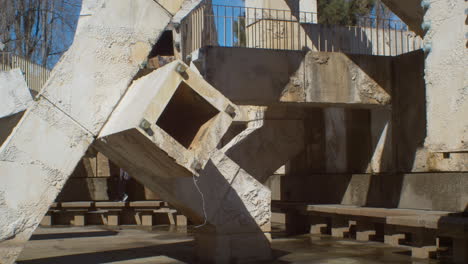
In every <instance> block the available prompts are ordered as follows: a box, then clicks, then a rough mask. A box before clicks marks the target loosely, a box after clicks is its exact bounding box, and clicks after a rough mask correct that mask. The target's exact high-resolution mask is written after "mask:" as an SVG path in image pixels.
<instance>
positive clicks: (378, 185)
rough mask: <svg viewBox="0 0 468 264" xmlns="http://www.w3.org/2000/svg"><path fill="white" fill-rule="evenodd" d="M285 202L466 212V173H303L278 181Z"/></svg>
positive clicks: (467, 188) (467, 196)
mask: <svg viewBox="0 0 468 264" xmlns="http://www.w3.org/2000/svg"><path fill="white" fill-rule="evenodd" d="M281 179H282V181H281V189H282V191H281V196H282V199H284V200H288V201H308V202H310V203H315V204H346V205H356V206H371V207H385V208H407V209H427V210H441V211H454V212H457V211H468V207H467V204H468V174H467V173H413V174H391V175H370V174H307V175H302V176H301V177H295V176H294V175H289V174H288V175H286V176H284V177H282V178H281Z"/></svg>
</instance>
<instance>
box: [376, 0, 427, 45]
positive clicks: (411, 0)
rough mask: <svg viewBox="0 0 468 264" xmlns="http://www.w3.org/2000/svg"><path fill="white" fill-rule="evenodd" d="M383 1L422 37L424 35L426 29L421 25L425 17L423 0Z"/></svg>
mask: <svg viewBox="0 0 468 264" xmlns="http://www.w3.org/2000/svg"><path fill="white" fill-rule="evenodd" d="M382 2H384V4H385V5H386V6H387V7H388V8H390V10H392V12H393V13H395V14H396V15H397V16H398V17H399V18H401V20H403V21H404V22H405V23H406V24H407V25H408V26H409V28H410V29H411V30H412V31H414V32H415V33H416V34H418V35H419V36H421V37H422V36H424V30H423V29H422V27H421V24H422V23H423V17H424V10H423V8H422V7H421V0H406V1H401V0H382Z"/></svg>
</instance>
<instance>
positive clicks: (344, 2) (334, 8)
mask: <svg viewBox="0 0 468 264" xmlns="http://www.w3.org/2000/svg"><path fill="white" fill-rule="evenodd" d="M373 8H374V0H319V1H318V15H319V23H320V24H330V25H346V26H351V25H356V24H357V22H358V20H359V17H360V16H365V15H369V14H370V13H371V11H372V9H373Z"/></svg>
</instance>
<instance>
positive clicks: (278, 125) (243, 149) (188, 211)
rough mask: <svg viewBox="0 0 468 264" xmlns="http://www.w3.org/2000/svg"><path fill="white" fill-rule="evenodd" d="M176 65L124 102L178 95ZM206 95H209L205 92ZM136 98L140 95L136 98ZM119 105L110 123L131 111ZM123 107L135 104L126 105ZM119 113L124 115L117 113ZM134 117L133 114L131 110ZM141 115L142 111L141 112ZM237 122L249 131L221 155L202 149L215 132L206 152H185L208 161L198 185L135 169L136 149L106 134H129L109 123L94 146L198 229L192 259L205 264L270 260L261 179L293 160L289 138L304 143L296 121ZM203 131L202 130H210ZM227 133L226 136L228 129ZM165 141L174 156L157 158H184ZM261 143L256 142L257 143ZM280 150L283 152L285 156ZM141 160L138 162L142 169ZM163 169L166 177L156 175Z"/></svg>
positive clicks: (252, 117)
mask: <svg viewBox="0 0 468 264" xmlns="http://www.w3.org/2000/svg"><path fill="white" fill-rule="evenodd" d="M178 63H179V62H175V63H173V64H172V65H166V66H165V67H163V68H161V69H160V70H158V71H156V72H154V73H153V74H150V75H148V76H146V77H144V78H143V79H142V80H140V81H139V82H137V83H136V84H135V85H134V86H133V87H132V89H131V90H130V91H129V95H127V96H128V97H126V98H132V97H131V96H130V95H131V94H132V93H133V92H135V94H140V95H141V91H143V90H146V89H149V90H157V87H159V85H160V86H161V87H165V88H166V89H174V88H175V87H177V86H178V85H179V83H180V80H179V81H177V80H172V79H173V78H175V77H170V75H171V74H170V72H171V71H174V67H175V66H176V65H177V64H178ZM186 74H187V78H186V79H185V81H186V82H187V83H188V84H190V87H192V88H194V89H195V90H196V91H197V92H201V93H202V94H201V95H202V96H207V92H210V93H211V96H212V97H211V98H209V97H208V98H207V101H209V102H210V103H213V102H215V101H214V100H213V99H216V103H218V104H224V105H223V107H221V108H220V109H224V108H225V107H226V106H227V105H228V104H226V103H227V102H228V101H227V100H225V99H223V98H222V96H221V95H220V94H219V92H217V91H216V90H214V88H212V87H211V88H209V86H208V87H205V88H203V87H202V88H200V87H199V86H206V84H203V83H198V84H196V85H194V86H192V85H193V84H194V83H193V82H194V81H196V79H199V78H200V79H201V77H200V76H196V75H194V74H195V73H194V72H192V71H191V70H190V69H187V72H186ZM156 76H158V77H156ZM164 76H166V77H167V76H169V78H168V79H169V80H172V83H163V82H161V83H159V84H157V85H156V84H155V82H151V80H153V81H154V80H157V79H158V78H159V79H161V77H164ZM176 76H177V75H176ZM177 78H180V77H177ZM177 78H176V79H177ZM162 79H164V78H162ZM155 88H156V89H155ZM133 89H135V91H133ZM211 89H213V90H212V91H211ZM137 91H138V93H136V92H137ZM154 93H158V92H157V91H156V92H154ZM167 94H169V95H172V94H174V93H173V92H167ZM148 97H149V99H141V97H139V98H140V99H139V102H140V105H143V108H146V106H147V104H146V103H144V102H143V103H142V101H141V100H151V99H152V96H148ZM174 97H175V96H174ZM126 98H125V99H126ZM136 98H137V97H135V99H136ZM155 98H157V99H158V100H157V101H156V102H157V104H155V105H165V104H166V103H164V102H161V101H159V100H163V101H164V99H163V98H162V96H161V93H159V95H158V96H157V97H155ZM205 98H206V97H205ZM125 99H124V100H125ZM166 100H168V99H166ZM169 104H170V103H169ZM125 105H127V103H126V102H125V101H123V102H122V104H121V105H120V106H119V109H117V110H116V111H115V113H114V115H116V116H117V115H119V116H120V115H122V114H125V113H128V111H124V109H127V110H129V109H130V108H125V107H124V106H125ZM128 105H129V106H130V105H134V104H133V103H132V104H130V102H128ZM121 106H122V108H120V107H121ZM166 107H167V108H169V107H170V106H168V105H166ZM194 107H196V108H195V109H193V110H192V111H196V110H200V108H201V106H200V105H198V106H197V105H194ZM197 107H198V108H197ZM149 109H150V110H152V111H153V112H152V113H153V115H154V116H155V117H154V118H152V119H150V120H151V122H150V123H151V124H152V125H151V129H152V130H153V131H154V137H153V138H156V137H161V136H160V135H158V134H159V133H164V132H163V131H159V129H158V127H157V124H158V122H159V121H158V118H157V116H158V114H157V113H158V109H156V108H155V107H150V108H149ZM260 109H261V108H260ZM121 110H122V111H121ZM134 111H137V112H138V110H135V109H134ZM143 111H144V110H140V111H139V112H143ZM238 111H239V110H238ZM242 116H243V117H241V119H243V120H244V121H246V120H248V121H252V122H249V125H247V129H246V130H244V131H242V132H241V133H240V134H239V135H237V136H235V137H234V138H233V139H232V140H230V142H229V143H227V144H225V145H224V147H223V148H222V149H217V148H214V149H213V150H209V149H206V147H207V146H213V144H212V143H216V144H215V145H214V147H216V145H217V144H218V143H219V141H220V140H221V138H219V137H218V136H222V135H223V134H224V132H223V130H222V129H221V130H217V131H215V134H214V136H213V137H212V138H209V139H207V140H208V142H207V144H205V143H203V144H201V143H202V141H200V144H195V145H193V146H192V147H191V149H192V150H193V151H196V149H197V148H202V147H205V151H209V152H211V153H212V154H211V157H210V159H209V160H208V161H207V163H206V166H205V165H204V164H205V162H200V166H201V167H200V168H199V170H198V171H196V172H197V174H198V177H197V178H188V177H183V176H185V172H182V173H181V172H180V171H177V170H174V169H170V168H169V169H167V168H159V169H158V170H148V169H143V168H140V167H138V166H135V164H134V163H132V162H131V160H132V157H129V155H128V153H130V152H129V151H130V149H129V148H132V147H133V146H135V144H136V143H137V142H138V141H137V140H134V141H131V142H132V145H129V144H127V143H125V140H128V138H125V137H122V138H116V137H115V136H113V134H112V133H110V134H109V133H108V132H109V131H114V130H115V131H120V130H122V131H124V132H123V133H124V134H125V133H127V132H126V131H128V130H127V128H125V127H121V128H118V129H115V128H117V127H118V125H116V124H114V123H113V121H112V118H111V120H110V121H109V123H108V124H107V125H106V127H105V128H104V130H103V135H108V136H104V137H102V139H103V140H98V143H97V145H96V146H97V147H98V148H99V149H100V151H102V152H103V153H105V154H106V155H107V156H109V158H110V159H112V160H113V161H115V162H116V163H117V164H118V165H119V166H121V167H123V168H125V169H126V170H127V171H128V172H129V173H130V174H131V175H134V177H135V178H137V179H138V180H139V181H140V182H142V183H143V184H144V185H145V186H147V187H149V188H151V189H152V190H153V191H155V192H157V193H158V194H159V195H161V197H162V198H163V199H164V200H165V201H168V202H169V203H170V204H171V205H172V206H174V207H175V208H176V209H177V210H178V211H180V212H182V213H184V215H186V216H187V217H189V218H190V219H191V220H192V222H194V223H195V224H197V225H201V226H200V227H199V228H198V229H196V235H195V237H196V249H197V252H198V253H197V254H198V256H199V258H200V260H201V261H203V262H216V263H226V262H229V261H231V260H232V259H238V260H243V261H259V260H265V259H269V258H271V250H270V247H269V235H268V234H265V233H264V232H268V231H269V230H270V218H271V212H270V201H271V197H270V195H271V192H270V190H269V189H268V188H266V187H265V186H263V184H262V181H264V180H266V179H265V178H266V176H265V175H267V174H268V173H269V172H270V171H271V172H274V171H275V170H276V169H277V168H278V167H280V166H281V165H282V164H284V163H286V162H287V161H288V160H289V159H290V158H291V157H292V156H294V155H295V154H297V152H299V151H300V149H301V148H302V145H303V142H302V136H299V137H297V138H295V136H296V135H302V133H303V129H302V123H301V122H299V121H283V122H280V121H278V122H273V123H272V124H269V125H267V123H265V124H264V123H263V121H262V120H263V117H264V114H263V112H262V110H259V111H257V112H256V111H252V112H249V113H247V114H245V113H244V114H242ZM120 118H121V116H120V117H119V120H122V119H120ZM140 118H141V117H140ZM116 120H117V119H116ZM123 120H126V121H128V124H129V126H130V127H131V126H132V122H133V121H132V120H134V118H124V119H123ZM137 120H139V118H137ZM231 121H232V120H231ZM216 122H219V121H216ZM216 122H213V123H212V124H209V126H216ZM108 126H109V127H108ZM209 126H208V127H207V128H208V129H209ZM221 127H222V126H221ZM225 128H226V129H227V127H225ZM183 131H184V132H186V133H187V132H189V130H187V129H183ZM169 137H170V136H169V135H167V136H166V139H167V140H168V141H169V142H172V144H171V145H170V146H169V145H166V146H165V147H166V149H167V148H169V147H170V148H173V149H172V150H171V149H169V150H166V153H163V155H173V153H172V152H173V151H174V149H175V150H180V151H181V153H182V155H183V153H184V152H183V151H184V150H183V147H182V146H180V147H177V143H175V142H173V141H174V140H171V139H170V138H169ZM260 139H261V140H262V142H258V140H260ZM279 139H281V140H279ZM115 140H119V141H118V143H119V144H120V145H122V143H123V145H124V146H125V148H122V149H121V148H118V147H117V144H114V143H115V142H117V141H115ZM137 144H138V143H137ZM147 144H148V143H147ZM291 145H293V146H291ZM280 150H283V153H281V152H280ZM249 152H251V153H253V155H256V157H255V158H254V159H253V158H252V157H253V156H250V155H248V156H243V154H245V153H249ZM131 153H136V154H132V155H136V156H137V153H138V152H136V151H132V152H131ZM159 155H161V154H159ZM273 156H277V157H274V158H273V159H271V160H273V162H268V159H269V158H271V157H273ZM143 159H144V158H143ZM176 159H177V157H176ZM141 160H142V159H141V158H140V161H139V162H140V163H141ZM257 161H259V164H257ZM165 166H167V165H165ZM163 169H164V170H165V171H162V170H163ZM164 173H165V174H166V175H165V174H164ZM270 175H271V174H270ZM194 177H195V176H194ZM196 197H200V198H196ZM246 241H249V243H246Z"/></svg>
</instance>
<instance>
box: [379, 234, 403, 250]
mask: <svg viewBox="0 0 468 264" xmlns="http://www.w3.org/2000/svg"><path fill="white" fill-rule="evenodd" d="M405 238H406V235H405V234H385V235H384V243H385V244H388V245H391V246H394V247H397V246H399V245H400V242H401V241H403V240H405Z"/></svg>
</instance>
